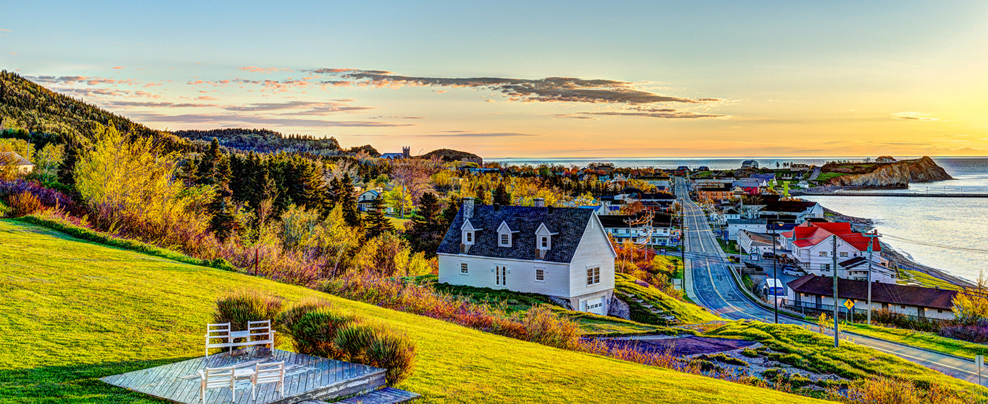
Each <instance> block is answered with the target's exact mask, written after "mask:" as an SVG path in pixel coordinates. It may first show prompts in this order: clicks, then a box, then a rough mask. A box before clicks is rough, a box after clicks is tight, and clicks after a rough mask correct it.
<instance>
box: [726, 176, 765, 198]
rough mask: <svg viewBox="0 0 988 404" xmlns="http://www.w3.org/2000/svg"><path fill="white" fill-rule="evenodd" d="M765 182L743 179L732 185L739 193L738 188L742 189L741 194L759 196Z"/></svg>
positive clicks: (755, 179)
mask: <svg viewBox="0 0 988 404" xmlns="http://www.w3.org/2000/svg"><path fill="white" fill-rule="evenodd" d="M763 184H764V182H763V181H762V180H760V179H758V178H742V179H740V180H734V182H733V183H732V184H731V186H733V187H734V188H735V192H737V188H740V191H741V193H743V194H745V195H758V194H760V193H761V187H763V186H765V185H763Z"/></svg>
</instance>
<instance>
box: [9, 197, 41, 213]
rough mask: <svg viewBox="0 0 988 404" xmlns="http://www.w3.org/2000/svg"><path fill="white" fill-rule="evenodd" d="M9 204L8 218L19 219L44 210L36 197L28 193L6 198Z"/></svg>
mask: <svg viewBox="0 0 988 404" xmlns="http://www.w3.org/2000/svg"><path fill="white" fill-rule="evenodd" d="M7 203H9V204H10V216H12V217H20V216H26V215H30V214H32V213H34V212H37V211H40V210H41V209H43V208H44V206H43V205H42V204H41V201H40V200H39V199H38V197H36V196H34V195H33V194H31V193H28V192H21V193H18V194H14V195H12V196H10V197H9V198H7Z"/></svg>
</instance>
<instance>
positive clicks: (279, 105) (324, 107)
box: [223, 101, 374, 115]
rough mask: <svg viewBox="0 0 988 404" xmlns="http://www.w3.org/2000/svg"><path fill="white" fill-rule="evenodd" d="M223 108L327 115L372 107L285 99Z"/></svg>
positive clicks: (241, 110) (287, 113)
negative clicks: (284, 100) (283, 100)
mask: <svg viewBox="0 0 988 404" xmlns="http://www.w3.org/2000/svg"><path fill="white" fill-rule="evenodd" d="M223 109H225V110H227V111H234V112H273V111H290V112H284V113H282V114H281V115H329V114H336V113H341V112H357V111H366V110H370V109H374V108H372V107H363V106H353V105H347V104H346V103H345V102H317V101H286V102H268V103H255V104H246V105H234V106H228V107H223Z"/></svg>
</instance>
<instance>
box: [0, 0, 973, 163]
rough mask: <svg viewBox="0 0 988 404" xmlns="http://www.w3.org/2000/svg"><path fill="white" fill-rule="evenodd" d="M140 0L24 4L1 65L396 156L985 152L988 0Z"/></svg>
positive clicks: (6, 13) (156, 109)
mask: <svg viewBox="0 0 988 404" xmlns="http://www.w3.org/2000/svg"><path fill="white" fill-rule="evenodd" d="M138 3H140V4H138ZM143 3H151V2H124V1H120V2H74V4H62V2H47V1H18V2H8V3H7V4H5V5H4V7H3V11H2V15H0V68H3V69H6V70H13V71H16V72H18V73H19V74H21V75H23V76H25V77H27V78H29V79H30V80H32V81H35V82H37V83H39V84H42V85H44V86H46V87H48V88H50V89H52V90H55V91H58V92H61V93H63V94H67V95H71V96H73V97H76V98H82V99H84V100H85V101H87V102H90V103H94V104H96V105H99V106H101V107H104V108H107V109H109V110H111V111H114V112H117V113H120V114H122V115H125V116H127V117H130V118H132V119H134V120H136V121H138V122H142V123H144V124H147V125H148V126H151V127H154V128H158V129H166V128H167V129H171V130H176V129H211V128H224V127H254V128H269V129H273V130H277V131H280V132H284V133H305V134H311V135H316V136H335V137H336V138H337V139H338V140H339V141H340V143H341V144H342V145H343V146H344V147H349V146H356V145H362V144H368V143H369V144H372V145H373V146H375V147H376V148H377V149H378V150H379V151H381V152H392V151H400V149H401V146H402V145H409V146H411V147H412V151H413V153H422V152H426V151H429V150H432V149H436V148H440V147H449V148H454V149H460V150H467V151H471V152H474V153H477V154H480V155H481V156H483V157H487V158H492V157H577V156H579V157H619V156H621V157H685V156H690V157H718V156H742V157H744V156H792V157H796V156H869V155H870V156H875V155H878V154H892V155H941V156H950V155H988V2H983V1H980V2H960V1H958V2H949V3H939V2H902V1H890V2H867V3H866V4H858V2H839V3H836V2H813V3H810V2H783V1H779V2H698V3H693V2H675V3H672V2H670V3H664V2H651V1H649V2H641V3H618V2H558V3H548V2H532V1H525V2H517V3H507V2H503V3H498V4H495V3H492V2H484V3H478V2H462V1H451V2H437V1H432V2H407V1H405V2H375V3H370V2H326V1H312V2H271V1H267V2H246V1H238V2H227V3H213V2H203V1H196V2H179V1H169V2H155V4H143Z"/></svg>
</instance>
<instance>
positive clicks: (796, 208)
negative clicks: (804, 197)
mask: <svg viewBox="0 0 988 404" xmlns="http://www.w3.org/2000/svg"><path fill="white" fill-rule="evenodd" d="M758 215H759V216H762V217H780V216H795V217H796V221H797V222H799V223H802V222H805V221H807V220H809V219H822V218H823V206H820V204H819V203H816V202H806V201H781V200H775V201H767V202H765V206H764V207H762V208H761V210H759V211H758Z"/></svg>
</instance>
